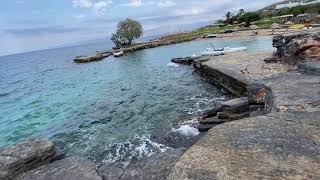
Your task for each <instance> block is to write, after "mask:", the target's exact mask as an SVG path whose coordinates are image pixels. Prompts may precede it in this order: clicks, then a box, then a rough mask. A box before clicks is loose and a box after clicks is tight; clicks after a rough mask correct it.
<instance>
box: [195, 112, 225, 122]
mask: <svg viewBox="0 0 320 180" xmlns="http://www.w3.org/2000/svg"><path fill="white" fill-rule="evenodd" d="M217 115H218V113H217ZM217 115H216V116H214V117H210V118H206V119H201V120H200V124H219V123H224V120H222V119H219V117H218V116H217Z"/></svg>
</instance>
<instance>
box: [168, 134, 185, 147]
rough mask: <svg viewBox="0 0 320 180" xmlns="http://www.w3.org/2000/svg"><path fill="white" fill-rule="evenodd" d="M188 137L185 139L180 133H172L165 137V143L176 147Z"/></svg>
mask: <svg viewBox="0 0 320 180" xmlns="http://www.w3.org/2000/svg"><path fill="white" fill-rule="evenodd" d="M185 138H186V137H184V136H183V135H182V134H181V133H180V132H179V131H170V132H168V133H167V135H166V136H165V137H164V140H165V143H166V144H168V145H170V146H175V145H176V144H179V143H180V142H182V141H183V140H184V139H185Z"/></svg>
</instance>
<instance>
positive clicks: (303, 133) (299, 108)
mask: <svg viewBox="0 0 320 180" xmlns="http://www.w3.org/2000/svg"><path fill="white" fill-rule="evenodd" d="M239 57H240V58H239ZM251 57H252V55H245V54H241V56H238V55H237V58H236V57H235V56H232V55H231V56H225V57H219V58H220V59H212V60H210V61H207V62H205V63H203V64H202V66H200V68H199V70H200V71H205V75H206V76H207V78H209V79H210V78H211V79H212V80H213V81H216V82H218V83H219V84H220V85H222V86H227V87H226V88H227V89H229V90H231V91H232V90H234V91H232V92H235V94H236V93H239V91H236V86H237V85H239V82H240V83H241V85H242V86H239V87H238V89H241V90H244V87H246V90H247V91H241V92H245V93H246V94H248V96H249V111H250V115H252V114H254V115H261V114H262V112H261V107H262V106H261V105H263V102H264V103H265V104H264V107H265V108H266V107H267V108H268V111H263V112H270V111H271V112H272V113H271V114H266V115H261V116H258V117H251V118H246V119H241V120H237V121H233V122H228V123H224V124H221V125H218V126H215V127H214V128H213V129H211V130H210V131H209V132H208V133H207V134H206V135H205V136H204V137H203V138H202V139H201V140H200V141H198V142H197V143H196V144H195V145H194V146H192V147H191V148H190V149H189V150H188V151H186V152H185V153H184V155H183V156H182V158H181V159H180V160H179V162H178V163H177V164H176V165H175V168H174V170H173V172H172V173H171V174H170V176H169V178H168V179H319V178H320V146H319V145H320V128H319V127H320V99H319V97H320V78H319V76H314V75H308V74H304V73H300V72H299V71H297V70H296V69H295V68H292V67H291V66H287V65H282V64H263V61H254V60H252V58H251ZM226 59H227V60H226ZM261 62H262V63H261ZM277 66H278V67H277ZM279 66H280V67H281V69H282V68H283V69H286V71H282V70H281V71H279ZM274 68H275V69H274ZM231 69H232V70H233V72H232V71H231ZM243 69H245V70H243ZM239 71H240V72H241V71H242V72H246V73H242V74H241V73H239ZM216 72H219V73H216ZM222 72H223V73H222ZM249 75H250V76H249ZM247 76H249V77H247ZM256 80H259V83H256V82H257V81H256ZM237 81H238V83H237ZM261 82H262V83H261ZM266 105H267V106H266ZM210 121H212V122H215V121H216V119H213V120H210Z"/></svg>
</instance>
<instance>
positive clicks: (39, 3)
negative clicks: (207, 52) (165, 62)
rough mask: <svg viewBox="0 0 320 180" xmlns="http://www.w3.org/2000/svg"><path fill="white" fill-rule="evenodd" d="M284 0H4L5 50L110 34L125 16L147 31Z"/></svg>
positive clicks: (0, 28)
mask: <svg viewBox="0 0 320 180" xmlns="http://www.w3.org/2000/svg"><path fill="white" fill-rule="evenodd" d="M279 1H280V0H1V6H0V37H1V42H0V55H8V54H15V53H22V52H28V51H34V50H40V49H48V48H54V47H63V46H71V45H76V44H85V43H90V42H91V43H92V42H96V41H103V40H106V41H107V40H108V39H110V36H111V33H112V32H114V31H115V29H116V25H117V23H118V22H119V21H120V20H123V19H125V18H132V19H135V20H138V21H139V22H141V23H142V25H143V27H144V36H155V35H161V34H166V33H174V32H179V31H184V30H191V29H192V28H195V27H198V26H202V25H206V24H210V23H213V22H214V21H215V20H217V19H221V18H223V15H224V14H225V12H227V11H231V12H234V13H236V12H237V11H238V10H239V9H241V8H243V9H245V10H246V11H253V10H258V9H260V8H263V7H265V6H266V5H269V4H271V3H274V2H279Z"/></svg>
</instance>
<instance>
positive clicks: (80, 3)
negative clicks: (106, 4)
mask: <svg viewBox="0 0 320 180" xmlns="http://www.w3.org/2000/svg"><path fill="white" fill-rule="evenodd" d="M72 4H73V7H84V8H90V7H92V5H93V3H92V2H91V0H73V1H72Z"/></svg>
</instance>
